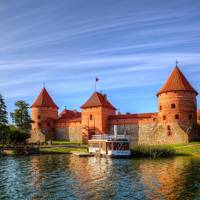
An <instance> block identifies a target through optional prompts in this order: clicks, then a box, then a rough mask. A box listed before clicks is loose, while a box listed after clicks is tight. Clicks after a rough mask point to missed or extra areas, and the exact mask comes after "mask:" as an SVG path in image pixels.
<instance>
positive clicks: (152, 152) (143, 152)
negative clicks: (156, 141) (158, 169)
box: [131, 145, 176, 158]
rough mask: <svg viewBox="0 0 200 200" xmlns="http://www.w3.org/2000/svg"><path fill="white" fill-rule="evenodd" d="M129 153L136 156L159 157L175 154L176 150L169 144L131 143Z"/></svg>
mask: <svg viewBox="0 0 200 200" xmlns="http://www.w3.org/2000/svg"><path fill="white" fill-rule="evenodd" d="M131 155H132V157H136V158H147V157H150V158H161V157H169V156H175V155H176V150H175V149H174V148H173V147H170V146H161V145H133V146H132V148H131Z"/></svg>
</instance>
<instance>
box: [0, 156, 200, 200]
mask: <svg viewBox="0 0 200 200" xmlns="http://www.w3.org/2000/svg"><path fill="white" fill-rule="evenodd" d="M199 183H200V159H197V158H191V157H176V158H170V159H161V160H148V159H144V160H125V159H105V158H102V159H100V158H78V157H76V156H72V155H41V156H32V157H28V156H27V157H1V158H0V199H81V200H84V199H87V200H89V199H92V200H100V199H105V200H107V199H120V200H121V199H200V189H199Z"/></svg>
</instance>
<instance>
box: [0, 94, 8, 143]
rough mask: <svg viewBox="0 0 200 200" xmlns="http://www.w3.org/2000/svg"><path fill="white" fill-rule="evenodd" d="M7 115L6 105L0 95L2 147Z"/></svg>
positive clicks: (0, 137)
mask: <svg viewBox="0 0 200 200" xmlns="http://www.w3.org/2000/svg"><path fill="white" fill-rule="evenodd" d="M7 115H8V113H7V111H6V104H5V102H4V99H3V96H2V95H1V94H0V140H1V141H2V144H3V146H4V144H5V141H6V138H7V133H6V131H7V127H8V116H7Z"/></svg>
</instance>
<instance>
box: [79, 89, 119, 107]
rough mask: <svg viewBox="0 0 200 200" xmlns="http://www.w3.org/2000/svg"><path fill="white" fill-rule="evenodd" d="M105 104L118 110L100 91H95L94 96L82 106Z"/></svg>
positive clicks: (104, 105)
mask: <svg viewBox="0 0 200 200" xmlns="http://www.w3.org/2000/svg"><path fill="white" fill-rule="evenodd" d="M99 106H103V107H106V108H110V109H113V110H116V108H115V107H114V106H113V105H112V104H111V103H110V102H109V101H108V100H107V97H106V96H105V95H103V94H101V93H99V92H94V93H93V94H92V96H91V97H90V98H89V99H88V100H87V101H86V103H84V104H83V105H82V106H81V108H90V107H99Z"/></svg>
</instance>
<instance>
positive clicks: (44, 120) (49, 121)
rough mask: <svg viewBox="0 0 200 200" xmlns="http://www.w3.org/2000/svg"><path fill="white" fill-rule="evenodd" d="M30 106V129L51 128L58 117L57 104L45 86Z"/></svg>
mask: <svg viewBox="0 0 200 200" xmlns="http://www.w3.org/2000/svg"><path fill="white" fill-rule="evenodd" d="M31 108H32V120H33V121H34V123H32V130H41V129H51V128H53V121H54V120H55V119H57V118H58V106H57V105H56V104H55V103H54V101H53V100H52V98H51V97H50V95H49V94H48V92H47V90H46V88H43V89H42V91H41V92H40V94H39V96H38V97H37V99H36V100H35V101H34V103H33V105H32V106H31Z"/></svg>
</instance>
